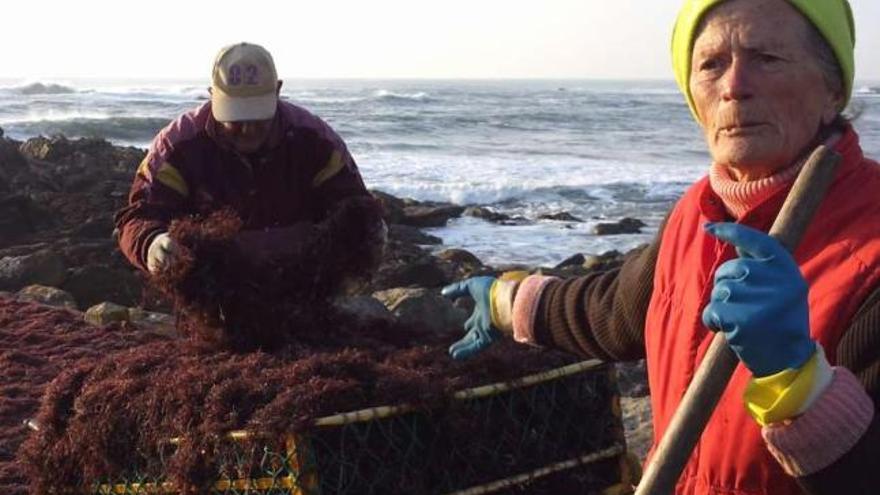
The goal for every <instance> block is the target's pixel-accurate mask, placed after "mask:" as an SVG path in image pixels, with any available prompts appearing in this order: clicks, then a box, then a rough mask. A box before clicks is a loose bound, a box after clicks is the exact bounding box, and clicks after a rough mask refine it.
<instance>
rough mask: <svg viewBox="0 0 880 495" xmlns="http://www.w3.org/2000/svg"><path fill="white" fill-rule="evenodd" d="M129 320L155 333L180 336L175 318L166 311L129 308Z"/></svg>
mask: <svg viewBox="0 0 880 495" xmlns="http://www.w3.org/2000/svg"><path fill="white" fill-rule="evenodd" d="M128 321H130V322H132V323H134V324H136V325H137V326H139V327H142V328H144V329H146V330H149V331H151V332H153V333H159V334H162V335H166V336H168V337H176V336H178V333H177V324H176V320H175V318H174V317H173V316H171V315H167V314H165V313H155V312H152V311H146V310H144V309H143V308H137V307H135V308H128Z"/></svg>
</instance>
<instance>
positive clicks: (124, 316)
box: [83, 302, 131, 326]
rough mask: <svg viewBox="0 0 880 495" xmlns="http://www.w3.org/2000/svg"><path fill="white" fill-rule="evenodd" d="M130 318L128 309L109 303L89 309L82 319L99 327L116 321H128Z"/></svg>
mask: <svg viewBox="0 0 880 495" xmlns="http://www.w3.org/2000/svg"><path fill="white" fill-rule="evenodd" d="M130 318H131V316H130V315H129V313H128V308H126V307H125V306H120V305H118V304H113V303H111V302H102V303H100V304H96V305H94V306H92V307H90V308H89V309H87V310H86V314H85V316H84V317H83V319H85V320H86V322H88V323H91V324H92V325H100V326H103V325H107V324H110V323H115V322H118V321H129V320H130Z"/></svg>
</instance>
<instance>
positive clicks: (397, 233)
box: [388, 224, 443, 246]
mask: <svg viewBox="0 0 880 495" xmlns="http://www.w3.org/2000/svg"><path fill="white" fill-rule="evenodd" d="M388 238H389V239H390V240H392V241H396V242H402V243H405V244H420V245H424V246H436V245H439V244H443V240H442V239H440V238H439V237H435V236H433V235H430V234H426V233H424V232H422V231H421V230H419V229H418V228H417V227H411V226H409V225H400V224H391V225H389V226H388Z"/></svg>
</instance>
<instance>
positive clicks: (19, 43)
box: [0, 0, 880, 81]
mask: <svg viewBox="0 0 880 495" xmlns="http://www.w3.org/2000/svg"><path fill="white" fill-rule="evenodd" d="M680 4H681V2H680V0H437V1H431V2H426V1H419V0H353V1H345V0H310V1H308V2H303V1H297V0H287V1H284V0H272V1H269V0H237V1H227V0H215V1H211V2H205V1H192V0H149V1H147V2H132V1H124V0H117V1H112V2H109V1H108V2H98V1H94V0H81V1H70V0H64V1H54V0H53V1H41V0H28V1H23V0H16V1H14V2H6V3H5V4H4V5H3V18H4V22H3V28H2V29H0V47H2V48H0V68H2V69H0V77H4V78H27V79H51V78H65V77H100V78H120V77H121V78H175V79H176V78H186V79H192V78H196V79H198V78H204V79H205V80H206V81H207V80H208V78H209V76H210V71H211V63H212V61H213V57H214V55H215V54H216V52H217V51H218V50H219V48H220V47H222V46H223V45H225V44H228V43H232V42H237V41H251V42H255V43H260V44H263V45H264V46H265V47H266V48H268V49H269V51H270V52H272V54H273V56H274V57H275V62H276V65H277V66H278V72H279V74H280V75H281V76H282V77H287V78H339V77H342V78H652V79H670V80H671V79H672V71H671V69H670V62H669V51H668V45H669V35H670V31H671V26H672V22H673V20H674V18H675V14H676V12H677V9H678V7H679V6H680ZM851 4H852V6H853V9H854V11H855V18H856V24H857V37H858V41H857V49H856V59H857V60H856V65H857V74H856V77H857V78H858V79H860V80H878V79H880V0H851Z"/></svg>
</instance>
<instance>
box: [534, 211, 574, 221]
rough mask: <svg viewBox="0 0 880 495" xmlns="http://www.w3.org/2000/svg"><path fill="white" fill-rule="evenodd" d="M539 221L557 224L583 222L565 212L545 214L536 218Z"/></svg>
mask: <svg viewBox="0 0 880 495" xmlns="http://www.w3.org/2000/svg"><path fill="white" fill-rule="evenodd" d="M538 219H539V220H554V221H557V222H583V220H581V219H580V218H578V217H576V216H574V215H572V214H571V213H569V212H567V211H560V212H559V213H545V214H543V215H539V216H538Z"/></svg>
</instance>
